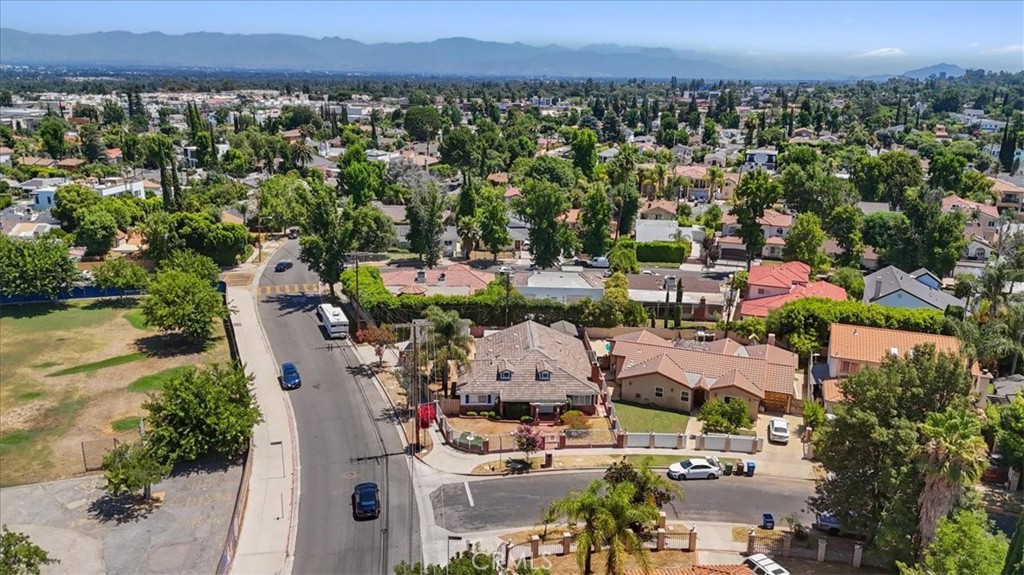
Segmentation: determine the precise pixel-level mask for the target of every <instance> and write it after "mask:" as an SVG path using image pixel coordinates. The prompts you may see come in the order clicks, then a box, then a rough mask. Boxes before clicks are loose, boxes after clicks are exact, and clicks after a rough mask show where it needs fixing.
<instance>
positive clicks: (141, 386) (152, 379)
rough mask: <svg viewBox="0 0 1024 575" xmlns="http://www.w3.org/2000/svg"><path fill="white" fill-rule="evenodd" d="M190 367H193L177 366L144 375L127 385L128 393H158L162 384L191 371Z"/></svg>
mask: <svg viewBox="0 0 1024 575" xmlns="http://www.w3.org/2000/svg"><path fill="white" fill-rule="evenodd" d="M192 367H193V366H191V365H179V366H177V367H170V368H167V369H165V370H163V371H159V372H157V373H152V374H150V375H144V376H142V377H140V378H139V379H136V380H135V381H133V382H131V383H130V384H128V391H134V392H137V393H148V392H151V391H160V390H161V389H163V388H164V383H166V382H167V380H169V379H171V378H173V377H176V376H178V375H181V374H183V373H185V372H187V371H188V370H190V369H192Z"/></svg>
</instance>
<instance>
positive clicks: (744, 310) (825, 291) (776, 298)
mask: <svg viewBox="0 0 1024 575" xmlns="http://www.w3.org/2000/svg"><path fill="white" fill-rule="evenodd" d="M805 297H820V298H825V299H830V300H834V301H846V290H845V289H843V288H841V287H839V286H837V285H832V284H830V283H828V282H814V283H812V284H810V285H807V286H802V285H800V286H796V287H795V288H793V290H792V291H790V292H789V293H784V294H779V295H773V296H768V297H760V298H757V299H748V300H743V305H741V306H740V315H741V316H742V317H768V312H770V311H772V310H773V309H779V308H780V307H782V306H784V305H786V304H787V303H789V302H791V301H794V300H798V299H801V298H805Z"/></svg>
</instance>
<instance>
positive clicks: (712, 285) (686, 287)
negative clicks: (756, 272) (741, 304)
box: [626, 271, 725, 321]
mask: <svg viewBox="0 0 1024 575" xmlns="http://www.w3.org/2000/svg"><path fill="white" fill-rule="evenodd" d="M626 280H627V281H628V282H629V299H630V300H632V301H637V302H640V303H642V304H644V307H646V308H647V310H648V313H649V314H650V315H651V316H652V317H670V318H674V317H675V313H676V309H675V308H676V305H677V303H678V306H679V307H680V308H681V313H680V315H681V316H682V317H683V318H684V319H689V318H692V319H694V320H695V321H704V320H707V319H708V318H711V317H713V316H714V314H716V313H721V312H722V310H723V308H724V307H725V297H724V295H723V294H722V290H721V284H720V283H719V282H717V281H715V280H713V279H708V278H706V277H704V276H703V275H702V274H700V273H695V272H680V271H676V272H673V274H672V275H663V276H662V275H650V274H628V275H626ZM678 282H682V284H683V297H682V301H680V302H676V284H677V283H678ZM666 300H667V301H666Z"/></svg>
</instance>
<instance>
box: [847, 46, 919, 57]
mask: <svg viewBox="0 0 1024 575" xmlns="http://www.w3.org/2000/svg"><path fill="white" fill-rule="evenodd" d="M894 56H906V52H904V51H903V50H900V49H899V48H878V49H876V50H865V51H863V52H861V53H860V54H854V55H853V56H850V57H851V58H892V57H894Z"/></svg>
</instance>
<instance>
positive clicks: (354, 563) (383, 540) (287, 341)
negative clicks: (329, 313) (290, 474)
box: [258, 241, 420, 575]
mask: <svg viewBox="0 0 1024 575" xmlns="http://www.w3.org/2000/svg"><path fill="white" fill-rule="evenodd" d="M298 251H299V249H298V242H295V241H290V242H287V243H286V244H284V245H283V246H282V248H281V249H279V250H278V251H277V252H275V254H274V256H273V257H272V260H271V262H270V265H269V266H268V267H267V268H266V272H265V273H264V274H263V276H262V277H261V278H260V284H259V285H260V294H261V295H260V296H259V303H258V307H259V314H260V319H261V322H262V324H263V328H264V329H265V330H266V333H267V337H268V339H269V341H270V345H271V347H272V349H273V353H274V356H275V359H276V361H277V362H278V363H280V362H283V361H291V362H294V363H295V364H296V366H297V367H298V369H299V371H300V372H301V374H302V383H303V385H302V387H301V388H300V389H297V390H294V391H290V392H288V393H289V396H290V399H291V403H292V408H293V411H294V413H295V422H296V427H297V429H298V438H299V458H300V465H301V471H300V493H301V496H300V498H299V515H298V516H299V525H298V533H297V535H296V546H295V563H294V568H293V570H294V572H295V573H341V574H344V573H353V574H356V573H358V574H361V575H371V574H384V575H389V574H390V573H393V567H394V565H395V564H397V563H399V562H401V561H408V562H411V563H415V562H417V561H419V560H420V545H419V540H420V534H419V519H418V517H417V515H416V509H415V497H414V494H413V491H412V482H411V480H410V475H409V461H408V457H407V456H406V454H405V453H404V451H403V446H402V442H401V440H400V438H399V435H398V431H397V429H396V428H395V427H394V426H393V425H391V424H389V422H388V418H387V409H386V407H385V406H386V404H385V401H384V399H383V398H382V397H381V396H380V394H379V393H378V392H377V390H376V389H374V387H373V386H374V383H373V380H372V379H370V378H368V377H366V376H364V375H363V374H362V373H361V372H360V369H359V362H358V361H357V360H356V356H355V353H354V351H353V350H352V349H351V348H350V344H349V342H348V341H343V340H337V341H333V342H332V341H330V340H327V339H326V338H325V334H324V332H323V331H322V330H321V328H320V326H319V324H318V323H317V321H316V318H315V316H314V310H315V308H316V305H317V304H318V303H319V296H317V295H313V294H309V293H302V292H301V291H299V290H294V291H291V290H290V291H289V292H285V291H284V290H270V289H266V288H269V287H275V286H291V285H307V284H314V283H316V281H317V278H316V275H315V274H312V273H311V272H309V270H308V269H307V268H306V266H305V265H304V264H302V263H301V262H299V261H298ZM280 259H291V260H293V261H294V262H295V265H294V267H292V268H291V269H289V270H288V271H286V272H281V273H277V272H274V269H273V265H274V262H276V261H277V260H280ZM270 292H275V293H270ZM282 292H283V293H282ZM331 344H333V345H331ZM364 481H373V482H376V483H377V484H378V485H380V488H381V499H382V501H381V502H382V506H383V508H384V509H383V512H382V514H381V517H380V518H379V519H376V520H372V521H358V522H357V521H355V519H354V518H353V516H352V505H351V494H352V488H353V487H354V486H355V485H356V484H357V483H361V482H364Z"/></svg>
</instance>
